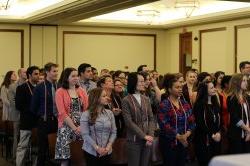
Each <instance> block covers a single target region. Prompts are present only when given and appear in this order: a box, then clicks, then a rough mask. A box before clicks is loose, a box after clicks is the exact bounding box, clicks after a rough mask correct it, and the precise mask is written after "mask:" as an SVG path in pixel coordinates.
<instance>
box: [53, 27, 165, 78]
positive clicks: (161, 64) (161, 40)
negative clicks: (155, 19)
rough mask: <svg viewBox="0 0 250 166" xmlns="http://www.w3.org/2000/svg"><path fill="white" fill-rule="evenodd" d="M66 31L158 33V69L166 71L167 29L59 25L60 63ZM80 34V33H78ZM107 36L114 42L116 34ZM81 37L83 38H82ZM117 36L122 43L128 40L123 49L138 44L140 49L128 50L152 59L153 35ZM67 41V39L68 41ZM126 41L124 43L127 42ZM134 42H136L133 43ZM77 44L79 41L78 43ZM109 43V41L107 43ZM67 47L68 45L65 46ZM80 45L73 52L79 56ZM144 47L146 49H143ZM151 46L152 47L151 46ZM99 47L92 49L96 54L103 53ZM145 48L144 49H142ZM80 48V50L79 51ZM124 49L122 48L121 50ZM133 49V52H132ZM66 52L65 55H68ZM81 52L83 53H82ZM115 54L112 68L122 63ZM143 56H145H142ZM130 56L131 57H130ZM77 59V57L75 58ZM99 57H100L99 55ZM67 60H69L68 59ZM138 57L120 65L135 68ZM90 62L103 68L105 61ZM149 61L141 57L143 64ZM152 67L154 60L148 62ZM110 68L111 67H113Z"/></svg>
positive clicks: (69, 44) (122, 67) (92, 45)
mask: <svg viewBox="0 0 250 166" xmlns="http://www.w3.org/2000/svg"><path fill="white" fill-rule="evenodd" d="M64 31H71V32H97V33H98V32H101V33H125V34H127V33H129V34H152V35H156V69H157V70H159V72H160V73H165V64H166V63H165V62H166V61H167V59H166V56H165V55H166V49H165V42H166V41H165V30H150V29H131V28H100V27H81V26H78V27H77V26H59V27H58V63H59V64H63V58H62V57H63V56H62V55H63V49H62V48H63V32H64ZM78 36H80V35H78ZM106 37H108V38H109V39H110V38H112V39H111V40H109V42H110V43H109V45H110V44H112V42H115V39H114V36H113V37H112V35H107V36H106ZM75 38H78V39H77V40H78V41H79V40H81V41H82V42H84V41H83V38H82V37H75ZM80 38H81V39H80ZM90 38H91V40H92V39H93V35H92V37H90ZM97 38H99V39H100V36H98V37H97ZM97 38H96V41H97ZM116 38H117V42H118V40H121V42H122V43H124V42H125V43H126V42H127V46H124V47H122V45H119V47H120V48H121V49H124V50H125V49H128V48H129V46H132V48H135V47H136V46H138V47H139V48H140V49H139V50H128V51H129V52H130V53H129V54H132V53H133V54H134V53H136V52H138V51H139V52H141V53H142V52H143V51H144V52H145V54H146V55H145V56H146V57H149V56H150V59H151V60H152V56H153V55H152V47H153V45H152V44H153V42H152V37H146V38H145V41H143V40H142V37H135V36H133V37H132V36H130V37H128V35H125V36H120V37H116ZM136 41H140V42H143V43H138V44H136ZM66 42H67V41H66ZM97 42H102V41H97ZM125 43H124V44H125ZM132 43H134V44H132ZM66 44H67V45H68V46H70V47H71V48H72V47H73V45H74V44H73V43H69V42H68V43H66ZM76 44H77V45H78V44H79V43H76ZM89 44H91V46H89V48H90V47H94V43H89ZM107 44H108V43H107ZM65 47H66V48H67V46H65ZM79 47H80V45H78V48H77V49H76V50H74V52H72V53H76V54H78V55H77V56H82V54H81V52H82V51H83V50H82V51H81V49H83V47H84V46H83V47H82V48H79ZM143 47H144V49H143ZM149 47H150V48H149ZM97 48H99V50H93V49H91V50H92V51H95V55H99V56H100V55H103V54H104V52H103V50H102V48H101V47H100V46H98V47H97ZM114 49H115V48H114ZM142 49H143V50H142ZM78 50H79V51H78ZM121 51H122V50H121ZM131 51H132V52H131ZM146 51H150V52H151V53H148V52H146ZM117 53H119V50H118V51H117ZM66 54H69V53H66ZM66 54H65V55H66ZM80 54H81V55H80ZM105 54H108V52H106V53H105ZM112 54H113V55H112V56H110V60H111V62H110V64H112V65H113V66H112V65H111V66H112V67H111V68H114V69H117V68H118V67H119V66H120V64H119V59H117V58H113V57H114V56H115V55H114V52H113V53H112ZM121 54H122V55H125V54H124V53H121ZM68 56H69V55H66V58H67V57H68ZM75 56H76V55H73V57H75ZM142 57H143V56H142ZM128 58H129V57H128ZM75 59H77V58H75ZM80 59H82V60H84V58H82V57H80ZM98 59H100V58H99V57H98ZM66 61H67V60H66ZM92 61H93V62H92ZM138 61H139V60H138V57H137V58H132V59H131V58H129V61H127V62H126V61H125V62H124V63H123V64H122V65H121V66H120V69H122V70H123V69H124V66H126V65H127V66H129V67H130V69H129V70H130V71H131V70H133V69H134V68H135V66H138V64H139V62H138ZM83 62H84V61H82V62H78V64H80V63H83ZM67 63H68V62H65V64H67ZM76 63H77V62H74V64H72V65H76ZM89 63H91V64H93V65H94V66H98V67H99V66H100V68H102V67H103V66H104V65H103V62H102V61H100V60H99V61H97V60H96V59H92V60H91V61H90V62H89ZM148 63H149V59H147V58H142V59H141V64H148ZM105 65H106V68H110V65H109V64H105ZM148 65H149V66H150V67H152V68H151V69H153V62H150V64H148ZM111 68H110V69H111Z"/></svg>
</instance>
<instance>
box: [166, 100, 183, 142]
mask: <svg viewBox="0 0 250 166" xmlns="http://www.w3.org/2000/svg"><path fill="white" fill-rule="evenodd" d="M168 100H169V102H170V104H171V107H172V109H173V111H174V114H175V128H176V134H177V130H178V115H177V111H176V110H175V107H174V105H173V103H172V101H171V100H170V98H168ZM178 103H179V105H180V108H181V110H182V111H183V113H184V116H185V122H184V123H185V124H184V125H185V126H184V128H185V129H184V131H185V133H186V131H187V115H186V112H185V110H184V108H183V106H182V103H181V102H180V100H179V99H178ZM175 141H176V145H177V139H176V140H175Z"/></svg>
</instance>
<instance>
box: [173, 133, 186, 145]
mask: <svg viewBox="0 0 250 166" xmlns="http://www.w3.org/2000/svg"><path fill="white" fill-rule="evenodd" d="M187 138H188V135H187V134H177V135H176V139H177V140H178V141H179V142H180V143H181V144H182V145H183V146H184V147H187V146H188V141H187Z"/></svg>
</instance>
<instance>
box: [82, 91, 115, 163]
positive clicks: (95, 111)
mask: <svg viewBox="0 0 250 166" xmlns="http://www.w3.org/2000/svg"><path fill="white" fill-rule="evenodd" d="M107 104H108V96H107V93H106V91H105V90H103V89H102V88H95V89H93V90H91V91H90V92H89V105H88V108H87V111H85V112H84V113H83V114H82V117H81V134H82V137H83V140H84V144H83V147H82V148H83V150H84V154H85V157H86V163H87V166H96V165H103V166H108V165H109V163H110V157H111V153H112V145H113V142H114V141H115V138H116V125H115V118H114V114H113V112H112V111H111V110H109V109H105V105H107Z"/></svg>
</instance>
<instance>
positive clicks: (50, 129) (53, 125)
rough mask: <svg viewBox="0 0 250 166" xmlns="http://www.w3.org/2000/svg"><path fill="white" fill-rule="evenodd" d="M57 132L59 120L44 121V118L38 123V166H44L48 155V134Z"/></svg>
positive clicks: (49, 119)
mask: <svg viewBox="0 0 250 166" xmlns="http://www.w3.org/2000/svg"><path fill="white" fill-rule="evenodd" d="M56 131H57V119H56V118H54V117H53V120H52V119H51V118H48V119H47V121H44V120H43V119H42V118H40V119H39V120H38V123H37V139H38V158H37V166H44V165H45V161H46V159H47V155H48V148H49V143H48V134H50V133H55V132H56Z"/></svg>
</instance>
